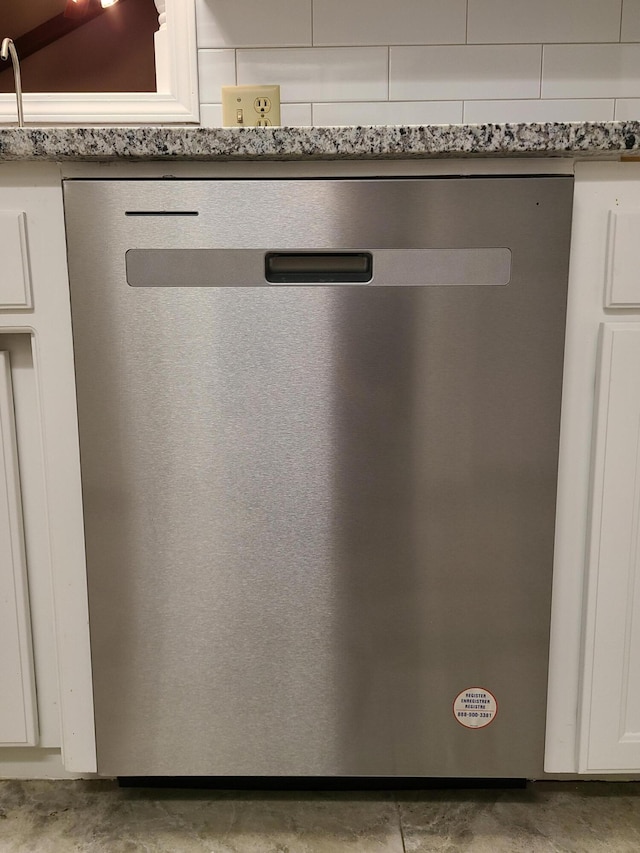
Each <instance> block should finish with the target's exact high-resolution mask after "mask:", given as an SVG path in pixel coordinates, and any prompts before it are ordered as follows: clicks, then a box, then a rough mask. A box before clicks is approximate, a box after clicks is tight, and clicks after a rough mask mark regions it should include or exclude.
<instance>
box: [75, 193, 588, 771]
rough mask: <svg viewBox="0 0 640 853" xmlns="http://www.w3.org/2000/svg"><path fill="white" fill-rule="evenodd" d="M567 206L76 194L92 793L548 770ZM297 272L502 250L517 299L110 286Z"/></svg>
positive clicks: (512, 200) (505, 295)
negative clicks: (473, 707)
mask: <svg viewBox="0 0 640 853" xmlns="http://www.w3.org/2000/svg"><path fill="white" fill-rule="evenodd" d="M571 198H572V180H571V179H570V178H564V177H561V178H501V179H492V178H481V179H480V178H479V179H450V180H438V179H405V180H397V179H394V180H353V181H332V180H318V181H272V182H269V186H268V187H265V183H264V182H263V181H179V180H166V181H67V182H66V184H65V208H66V216H67V233H68V243H69V269H70V280H71V302H72V314H73V328H74V345H75V353H76V372H77V384H78V403H79V419H80V439H81V454H82V476H83V492H84V504H85V516H86V536H87V557H88V572H89V595H90V621H91V639H92V654H93V667H94V679H95V684H94V691H95V702H96V727H97V741H98V766H99V771H100V772H101V773H103V774H113V775H117V774H119V775H156V774H158V775H160V774H171V775H190V774H194V775H254V774H255V775H427V776H429V775H432V776H486V777H488V776H535V775H537V774H539V773H540V772H541V771H542V755H543V737H544V711H545V701H546V677H547V647H548V632H549V606H550V589H551V567H552V550H553V528H554V507H555V487H556V466H557V450H558V431H559V413H560V391H561V372H562V357H563V337H564V320H565V302H566V284H567V267H568V247H569V230H570V216H571ZM135 209H147V210H163V211H166V210H171V209H175V210H185V209H188V210H193V211H198V213H199V215H198V216H192V217H176V218H175V219H174V220H172V221H171V222H170V223H168V222H167V220H166V218H165V219H164V221H159V219H155V218H154V217H133V218H132V217H129V218H127V217H125V211H127V210H129V211H130V210H135ZM301 246H304V247H305V248H307V249H312V250H313V249H323V250H325V249H326V250H334V249H335V250H337V249H341V248H343V249H348V248H350V247H353V246H357V247H361V248H362V249H363V250H367V249H370V248H375V249H389V250H397V249H413V250H424V249H457V248H461V249H465V248H480V249H482V248H487V247H502V248H507V249H509V250H510V252H511V281H510V283H509V284H508V285H507V286H506V287H406V288H405V287H397V286H396V287H384V286H383V287H349V286H344V287H343V286H335V285H333V286H330V287H312V288H309V287H295V286H293V287H281V286H280V287H269V288H264V287H256V288H248V287H241V288H234V287H229V288H224V287H218V288H197V287H192V288H190V287H184V286H182V287H149V288H144V287H142V288H141V287H129V286H128V285H127V283H126V275H125V253H126V252H127V250H130V249H154V250H156V249H187V248H190V249H260V250H268V249H272V248H274V247H275V248H278V249H296V248H300V247H301ZM188 275H189V270H188V268H187V269H185V270H184V278H185V279H187V278H188ZM390 275H391V273H390ZM393 283H394V280H390V281H389V282H388V284H390V285H391V284H393ZM472 686H481V687H484V688H487V689H489V690H490V691H491V692H492V693H493V694H494V695H495V696H496V697H497V700H498V703H499V714H498V717H497V718H496V720H495V722H493V723H492V724H491V725H490V726H488V727H487V728H484V729H480V730H478V731H470V730H468V729H465V728H463V727H462V726H461V725H460V724H459V723H458V722H456V720H455V719H454V716H453V713H452V702H453V700H454V698H455V697H456V696H457V695H458V693H459V692H460V691H461V690H463V689H465V688H468V687H472Z"/></svg>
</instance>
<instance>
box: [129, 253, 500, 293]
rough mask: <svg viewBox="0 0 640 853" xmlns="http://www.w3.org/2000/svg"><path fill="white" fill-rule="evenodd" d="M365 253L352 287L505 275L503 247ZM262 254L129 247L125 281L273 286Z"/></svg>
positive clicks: (471, 281)
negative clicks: (366, 270) (367, 276)
mask: <svg viewBox="0 0 640 853" xmlns="http://www.w3.org/2000/svg"><path fill="white" fill-rule="evenodd" d="M305 249H306V247H305V246H304V245H300V246H298V250H299V251H304V250H305ZM368 250H369V251H371V250H372V251H371V254H372V255H373V276H372V277H371V280H370V281H363V282H358V283H357V284H358V286H362V285H364V284H366V285H368V286H381V287H391V286H394V287H406V286H408V285H411V286H414V287H415V286H418V287H423V286H425V285H432V286H441V285H504V284H508V283H509V279H510V277H511V252H510V251H509V249H503V248H492V249H478V248H476V249H375V247H372V246H370V247H368ZM351 251H353V252H359V251H363V250H362V248H352V249H351ZM265 254H266V252H265V250H264V249H129V250H128V251H127V253H126V275H127V282H128V283H129V284H130V285H131V286H132V287H261V286H262V287H273V284H274V283H272V282H269V281H267V279H266V278H265ZM347 280H348V279H347ZM288 283H289V284H293V283H294V282H288ZM299 283H305V282H299ZM332 283H340V282H333V281H332ZM350 283H353V282H350ZM318 284H319V282H313V283H312V285H311V286H313V285H318Z"/></svg>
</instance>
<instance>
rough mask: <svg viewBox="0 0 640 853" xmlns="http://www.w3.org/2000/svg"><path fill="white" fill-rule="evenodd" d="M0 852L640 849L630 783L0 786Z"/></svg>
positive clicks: (630, 852) (637, 808)
mask: <svg viewBox="0 0 640 853" xmlns="http://www.w3.org/2000/svg"><path fill="white" fill-rule="evenodd" d="M0 851H1V853H25V851H29V853H31V851H34V853H67V851H82V853H85V851H86V853H98V851H99V853H103V851H109V853H134V851H144V853H333V851H358V853H403V851H406V853H408V852H409V851H411V853H427V851H439V853H458V851H460V853H462V851H465V853H466V851H470V853H503V851H504V853H507V851H508V853H520V851H522V853H542V851H545V853H546V852H547V851H553V852H554V853H560V851H562V853H565V851H567V853H569V851H570V853H582V851H585V853H586V851H588V852H589V853H591V851H612V853H638V851H640V783H636V782H626V783H625V782H620V783H618V782H609V783H598V782H578V783H576V782H538V783H535V784H531V785H529V787H528V788H527V789H526V790H502V791H500V790H476V791H472V790H457V791H456V790H453V791H447V790H434V791H411V792H406V791H405V792H388V793H387V792H353V791H352V792H331V793H327V792H324V793H323V792H314V793H310V792H268V793H266V792H263V793H258V792H246V791H245V792H238V791H205V790H195V791H194V790H151V789H132V788H124V789H120V788H118V786H117V784H116V783H115V782H109V781H91V782H67V781H61V782H40V781H39V782H19V781H0Z"/></svg>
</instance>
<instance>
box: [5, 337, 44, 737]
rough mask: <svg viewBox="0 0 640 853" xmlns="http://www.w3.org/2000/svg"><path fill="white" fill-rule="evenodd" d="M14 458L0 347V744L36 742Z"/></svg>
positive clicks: (9, 398) (7, 387)
mask: <svg viewBox="0 0 640 853" xmlns="http://www.w3.org/2000/svg"><path fill="white" fill-rule="evenodd" d="M17 460H18V456H17V446H16V431H15V422H14V410H13V396H12V390H11V372H10V365H9V356H8V353H6V352H0V746H21V745H23V746H32V745H34V744H36V743H37V731H36V703H35V684H34V669H33V658H32V650H31V628H30V621H29V604H28V592H27V575H26V563H25V549H24V536H23V527H22V508H21V500H20V483H19V478H18V461H17Z"/></svg>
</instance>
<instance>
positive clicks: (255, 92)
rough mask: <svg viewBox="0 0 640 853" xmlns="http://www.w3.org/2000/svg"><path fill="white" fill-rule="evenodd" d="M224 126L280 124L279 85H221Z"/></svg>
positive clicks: (268, 125) (267, 125)
mask: <svg viewBox="0 0 640 853" xmlns="http://www.w3.org/2000/svg"><path fill="white" fill-rule="evenodd" d="M222 124H223V125H224V126H225V127H270V126H272V125H273V126H278V125H279V124H280V86H223V87H222Z"/></svg>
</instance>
